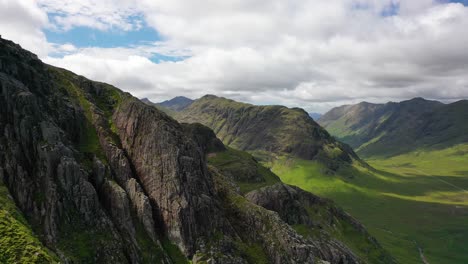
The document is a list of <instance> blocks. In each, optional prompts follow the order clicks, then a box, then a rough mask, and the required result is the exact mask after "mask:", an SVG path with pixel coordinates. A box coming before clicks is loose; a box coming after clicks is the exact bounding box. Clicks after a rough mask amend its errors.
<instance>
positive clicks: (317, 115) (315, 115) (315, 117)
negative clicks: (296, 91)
mask: <svg viewBox="0 0 468 264" xmlns="http://www.w3.org/2000/svg"><path fill="white" fill-rule="evenodd" d="M309 116H310V117H312V118H313V119H314V120H318V119H319V118H320V117H321V116H322V114H320V113H309Z"/></svg>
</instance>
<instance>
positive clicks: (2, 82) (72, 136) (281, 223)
mask: <svg viewBox="0 0 468 264" xmlns="http://www.w3.org/2000/svg"><path fill="white" fill-rule="evenodd" d="M0 132H1V133H0V177H1V184H2V186H0V187H1V188H2V189H1V190H2V192H1V193H0V194H1V195H2V197H0V198H1V199H0V202H1V204H2V208H1V209H2V210H0V213H1V214H0V218H1V219H0V220H1V221H0V223H4V222H5V221H6V220H8V219H10V220H11V218H9V217H10V215H14V216H15V218H14V219H15V221H19V222H20V223H21V228H22V230H23V229H24V230H26V231H24V232H23V233H21V234H14V235H18V237H27V239H25V241H27V243H28V244H29V245H32V246H34V252H35V253H31V252H28V251H27V250H24V248H26V244H24V243H23V242H24V241H23V240H21V241H19V240H3V239H2V243H1V244H2V245H1V246H0V250H1V251H2V252H1V254H0V255H2V258H3V259H7V260H9V261H11V262H19V261H21V260H22V259H23V260H24V259H25V258H26V257H28V256H29V255H28V254H33V255H34V256H42V257H40V258H39V257H37V258H36V259H35V260H33V261H32V262H35V263H50V262H58V261H60V262H61V263H186V262H187V260H188V259H191V260H193V263H207V262H208V263H323V261H329V262H330V263H360V262H361V261H365V259H364V258H361V257H359V256H358V255H356V254H355V253H353V251H352V250H350V249H349V248H348V247H346V246H345V245H344V244H340V243H338V242H336V243H335V242H333V243H322V242H321V240H320V239H319V237H304V236H303V235H301V234H299V233H298V232H297V231H296V230H295V229H293V228H292V227H291V226H290V225H289V224H288V219H282V217H281V212H280V211H279V210H278V212H279V214H278V213H276V212H273V211H270V210H267V209H271V208H268V206H266V205H263V204H260V203H259V202H258V201H257V200H254V199H253V198H249V199H248V198H246V197H244V196H243V195H244V194H245V192H242V191H241V190H240V189H241V188H240V187H239V186H241V185H242V186H246V185H249V184H250V183H251V182H252V179H253V180H256V181H259V182H261V184H262V185H261V186H262V187H265V186H270V185H271V183H273V182H278V181H279V179H278V178H277V177H275V176H274V175H271V172H266V174H265V171H264V170H266V169H265V168H262V167H259V165H257V164H256V161H255V160H252V159H251V160H250V161H248V162H247V161H245V164H254V166H255V169H251V170H253V171H254V172H253V174H252V172H250V173H251V174H248V173H247V174H245V175H247V176H246V178H245V179H244V178H243V179H242V180H241V181H239V180H238V178H237V177H236V176H237V175H238V174H237V173H236V171H235V170H233V168H230V170H227V169H226V168H225V167H223V166H220V164H217V165H218V166H216V164H212V163H210V162H207V157H208V158H210V157H211V156H213V153H220V152H221V153H222V152H226V151H228V150H227V149H226V147H224V145H223V144H222V143H221V142H220V141H219V140H217V139H216V137H214V133H213V132H212V131H211V130H209V129H207V128H205V127H203V126H200V125H181V124H179V123H178V122H177V121H175V120H174V119H172V118H171V117H169V116H168V115H166V114H165V113H163V112H161V111H159V110H158V109H156V108H154V107H151V106H148V105H146V104H144V103H143V102H141V101H139V100H138V99H136V98H134V97H132V96H131V95H130V94H127V93H124V92H122V91H120V90H118V89H117V88H115V87H112V86H110V85H107V84H104V83H99V82H93V81H90V80H88V79H86V78H84V77H81V76H77V75H75V74H73V73H71V72H69V71H66V70H64V69H59V68H55V67H53V66H50V65H46V64H44V63H42V62H41V61H40V60H39V59H38V58H37V57H36V56H35V55H33V54H31V53H29V52H28V51H25V50H23V49H21V47H20V46H18V45H16V44H14V43H12V42H10V41H7V40H3V39H0ZM244 155H246V154H244ZM224 165H226V164H224ZM247 171H249V170H247ZM228 172H229V173H228ZM257 172H258V173H260V176H258V175H256V173H257ZM267 174H268V175H269V176H268V177H271V178H269V179H268V180H267V179H265V178H264V175H267ZM242 175H244V174H242ZM252 175H253V176H252ZM272 179H273V180H272ZM3 185H5V186H6V188H7V189H8V193H5V191H3V190H4V186H3ZM251 189H252V190H249V191H254V190H255V189H257V188H256V187H255V188H251ZM244 190H246V189H244ZM273 198H274V197H272V199H273ZM275 199H276V198H275ZM13 201H14V204H16V206H17V208H18V209H15V206H11V204H12V203H13ZM4 204H8V205H9V206H8V207H3V205H4ZM256 204H259V205H260V206H259V205H256ZM4 208H6V209H4ZM8 208H9V209H8ZM19 211H21V212H22V215H24V216H25V218H24V219H23V218H22V216H17V217H16V214H20V213H18V212H19ZM15 212H16V213H15ZM20 215H21V214H20ZM283 218H284V217H283ZM10 220H8V221H10ZM12 221H13V220H12ZM314 228H315V227H314V226H308V227H307V229H311V230H313V229H314ZM11 232H15V231H14V230H11V229H7V227H5V225H3V224H2V225H0V233H1V234H10V233H11ZM18 248H19V250H13V249H18ZM21 249H23V250H22V251H21ZM322 260H323V261H322Z"/></svg>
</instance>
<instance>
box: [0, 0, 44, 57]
mask: <svg viewBox="0 0 468 264" xmlns="http://www.w3.org/2000/svg"><path fill="white" fill-rule="evenodd" d="M47 23H48V20H47V14H46V13H45V12H44V11H43V10H41V9H40V8H39V7H38V6H37V4H36V3H35V1H34V0H24V1H9V0H0V34H1V35H2V37H3V38H6V39H11V40H14V41H16V42H17V43H20V44H21V45H22V46H23V48H26V49H28V50H31V51H33V52H34V53H36V54H37V55H39V56H45V55H47V53H48V51H49V49H50V47H49V45H48V43H47V40H46V38H45V35H44V33H43V32H42V31H41V26H44V25H46V24H47Z"/></svg>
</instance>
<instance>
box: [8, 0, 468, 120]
mask: <svg viewBox="0 0 468 264" xmlns="http://www.w3.org/2000/svg"><path fill="white" fill-rule="evenodd" d="M0 35H2V37H3V38H6V39H11V40H13V41H15V42H16V43H19V44H20V45H21V46H22V47H24V48H26V49H28V50H30V51H32V52H34V53H36V54H37V55H38V56H39V58H41V60H43V61H44V62H46V63H49V64H52V65H55V66H59V67H63V68H67V69H69V70H71V71H73V72H75V73H77V74H81V75H84V76H86V77H88V78H90V79H92V80H96V81H103V82H107V83H110V84H113V85H115V86H116V87H118V88H120V89H122V90H125V91H128V92H130V93H132V94H133V95H134V96H136V97H139V98H142V97H148V98H150V99H151V100H152V101H154V102H159V101H162V100H166V99H170V98H172V97H175V96H178V95H184V96H187V97H189V98H198V97H201V96H203V95H205V94H215V95H218V96H224V97H228V98H232V99H234V100H238V101H243V102H250V103H254V104H281V105H286V106H291V107H292V106H295V107H296V106H297V107H302V108H304V109H306V110H307V111H310V112H325V111H327V110H329V109H330V108H332V107H334V106H339V105H343V104H352V103H358V102H361V101H368V102H376V103H381V102H387V101H402V100H406V99H411V98H413V97H424V98H427V99H435V100H440V101H444V102H452V101H456V100H460V99H467V98H468V50H467V47H468V0H463V1H445V0H327V1H319V0H290V1H284V0H223V1H219V0H198V1H195V0H193V1H192V0H171V1H167V0H100V1H91V0H80V1H75V0H0Z"/></svg>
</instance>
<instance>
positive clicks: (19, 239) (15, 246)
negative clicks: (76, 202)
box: [0, 183, 58, 264]
mask: <svg viewBox="0 0 468 264" xmlns="http://www.w3.org/2000/svg"><path fill="white" fill-rule="evenodd" d="M0 252H1V254H0V263H38V264H39V263H40V264H46V263H58V259H57V257H56V256H55V254H53V253H51V252H50V251H49V250H48V249H47V248H46V247H44V246H43V245H42V243H41V242H40V241H39V239H38V238H37V237H36V235H35V234H34V232H33V231H32V229H31V227H30V226H29V224H28V222H27V221H26V219H25V218H24V217H23V215H22V213H21V212H20V210H19V209H18V208H17V207H16V205H15V202H14V201H13V199H12V198H11V196H10V195H9V193H8V190H7V188H6V187H5V186H4V185H3V183H0Z"/></svg>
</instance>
